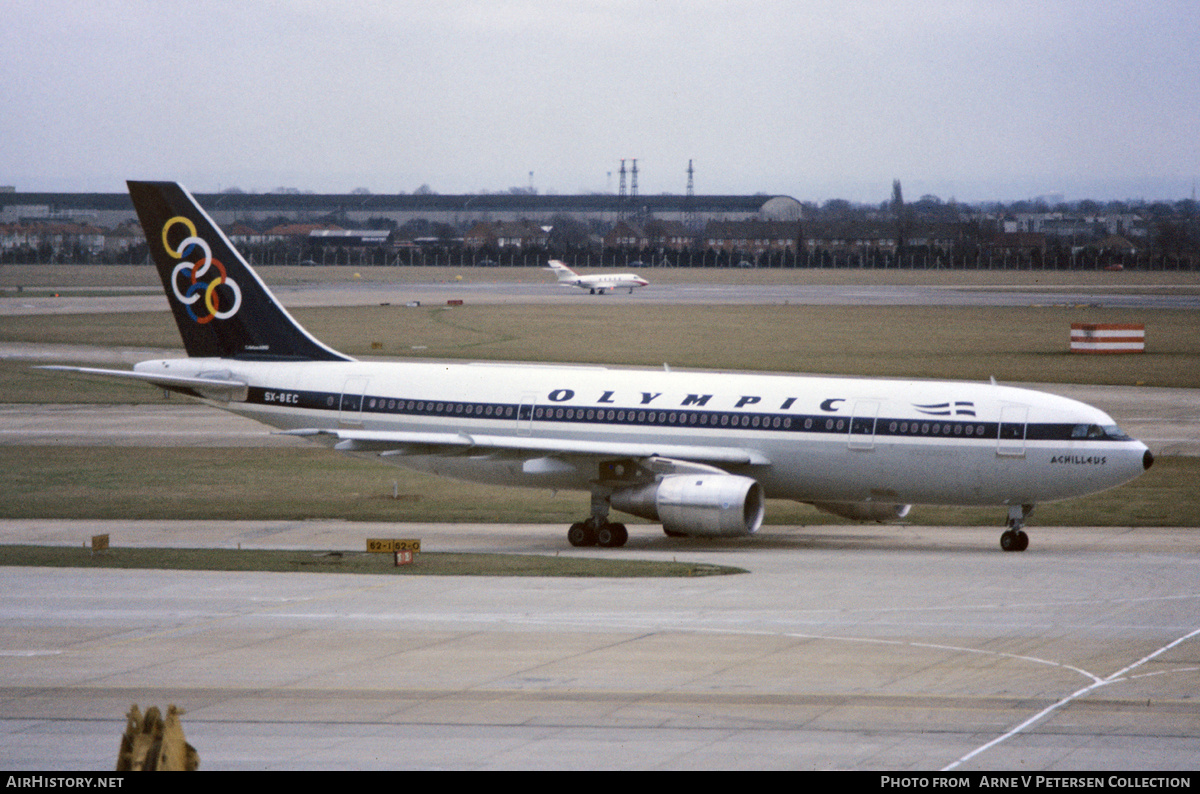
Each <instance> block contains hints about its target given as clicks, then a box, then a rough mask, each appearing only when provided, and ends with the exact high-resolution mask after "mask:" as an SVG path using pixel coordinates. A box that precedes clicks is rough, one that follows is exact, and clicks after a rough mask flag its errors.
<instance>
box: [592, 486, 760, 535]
mask: <svg viewBox="0 0 1200 794" xmlns="http://www.w3.org/2000/svg"><path fill="white" fill-rule="evenodd" d="M609 503H610V504H611V505H612V506H613V507H614V508H615V509H617V510H620V511H621V512H623V513H630V514H631V515H635V516H641V517H642V518H648V519H650V520H651V521H661V522H662V525H663V529H664V530H666V531H667V533H668V534H680V535H694V536H701V537H722V538H729V537H742V536H744V535H753V534H754V533H755V532H757V531H758V528H759V527H761V526H762V521H763V513H764V511H765V502H764V500H763V489H762V486H761V485H759V484H758V481H757V480H752V479H751V478H749V477H739V476H738V475H736V474H672V475H668V476H664V477H662V478H660V479H658V480H657V481H655V482H652V483H649V484H647V485H643V486H640V487H636V488H626V489H623V490H619V491H614V492H613V494H612V496H611V497H610V499H609Z"/></svg>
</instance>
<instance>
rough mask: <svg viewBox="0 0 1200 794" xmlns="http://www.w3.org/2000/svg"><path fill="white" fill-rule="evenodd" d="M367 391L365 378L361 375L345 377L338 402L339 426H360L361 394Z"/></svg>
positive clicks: (361, 421)
mask: <svg viewBox="0 0 1200 794" xmlns="http://www.w3.org/2000/svg"><path fill="white" fill-rule="evenodd" d="M366 391H367V379H366V378H362V377H357V376H356V377H353V378H346V383H345V384H344V385H343V386H342V398H341V402H339V403H338V425H339V426H340V427H361V426H362V423H363V420H362V403H363V395H364V394H366Z"/></svg>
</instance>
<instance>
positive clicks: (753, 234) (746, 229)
mask: <svg viewBox="0 0 1200 794" xmlns="http://www.w3.org/2000/svg"><path fill="white" fill-rule="evenodd" d="M800 233H801V225H800V222H799V221H759V220H753V221H711V222H709V224H708V225H707V226H706V227H705V228H704V235H703V241H704V247H705V248H708V249H709V250H714V251H727V252H735V251H736V252H739V253H745V254H761V253H768V252H769V253H778V252H784V251H789V252H791V253H795V252H796V250H797V248H798V246H799V242H800Z"/></svg>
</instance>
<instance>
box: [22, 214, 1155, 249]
mask: <svg viewBox="0 0 1200 794" xmlns="http://www.w3.org/2000/svg"><path fill="white" fill-rule="evenodd" d="M1001 228H1002V229H1003V231H998V232H993V233H988V234H987V235H986V239H980V235H979V233H978V232H975V231H971V229H970V227H968V226H965V225H962V224H951V223H945V224H929V225H922V226H919V227H914V228H913V229H912V230H911V231H910V232H908V233H907V234H906V236H905V241H904V244H905V245H907V246H910V247H924V248H929V249H940V250H943V251H949V250H951V249H952V248H953V247H954V246H956V245H959V244H962V243H964V242H971V243H976V244H980V245H984V246H986V247H988V248H991V249H994V250H1023V251H1040V252H1042V253H1043V254H1044V253H1045V252H1046V251H1047V250H1048V248H1049V247H1050V246H1051V244H1052V242H1053V241H1054V240H1055V239H1057V240H1058V242H1059V243H1061V242H1062V237H1061V236H1060V235H1055V234H1054V233H1053V232H1052V231H1051V230H1049V229H1043V230H1042V231H1029V230H1027V229H1026V228H1024V227H1012V226H1003V227H1001ZM224 231H225V233H226V235H227V236H228V237H229V238H230V240H231V241H232V242H233V243H234V244H235V245H237V246H242V247H249V246H257V245H270V244H273V243H280V242H291V243H301V244H307V245H309V246H312V247H324V248H346V247H364V246H366V247H374V246H389V247H391V248H395V249H399V248H411V247H420V246H422V245H426V244H433V245H437V246H444V245H446V244H447V243H448V242H450V243H451V244H453V243H456V242H457V241H446V240H440V239H439V240H418V241H413V240H405V239H400V238H399V237H398V236H397V234H396V232H394V231H392V230H388V229H381V230H362V229H342V228H340V227H338V226H336V225H333V224H316V223H292V224H284V225H279V226H274V227H272V228H270V229H265V230H260V229H255V228H253V227H252V226H249V225H247V224H245V223H242V222H234V223H231V224H229V225H228V226H226V227H225V229H224ZM552 232H553V228H552V227H551V226H544V225H539V224H537V223H534V222H532V221H495V222H484V223H477V224H475V225H474V226H472V227H471V229H470V230H469V231H468V232H467V233H466V235H465V236H464V237H463V238H462V245H463V246H465V247H466V248H468V249H472V250H478V249H481V248H485V247H487V248H491V249H510V250H511V249H518V250H520V249H538V248H546V247H548V245H549V244H550V241H551V239H552ZM144 242H145V238H144V237H143V235H142V231H141V229H140V228H139V227H137V226H136V225H122V226H118V227H116V228H114V229H107V230H106V229H101V228H99V227H98V226H94V225H90V224H80V223H56V222H44V223H36V222H33V223H19V224H0V251H11V250H14V249H31V250H40V249H44V248H45V247H47V246H48V247H49V248H50V249H51V250H53V251H56V252H58V251H73V250H78V249H82V250H85V251H88V252H90V253H93V254H99V253H101V252H104V253H119V252H124V251H128V250H129V249H130V248H132V247H134V246H136V245H139V244H142V243H144ZM591 242H592V244H593V245H598V246H603V247H605V248H608V249H616V250H626V251H647V250H657V251H661V252H680V251H687V250H693V251H696V250H707V251H721V252H725V253H742V254H747V255H760V254H780V253H788V254H796V253H797V252H800V251H801V250H807V251H808V252H815V251H840V252H848V253H865V252H869V251H874V252H881V253H888V254H891V253H895V252H896V250H897V249H898V248H899V247H900V246H899V242H898V234H897V227H896V224H895V223H894V222H891V223H889V222H886V221H854V222H842V223H837V222H804V223H802V222H800V221H771V220H745V221H710V222H708V224H707V225H706V226H705V228H704V230H703V231H702V232H701V233H700V234H699V235H696V234H693V233H691V232H690V231H688V229H687V228H686V227H685V226H684V224H682V223H680V222H678V221H667V220H649V221H646V222H643V223H638V222H635V221H627V220H623V221H619V222H617V223H616V224H615V225H614V226H613V228H612V229H611V230H610V231H609V232H608V233H607V234H605V235H604V236H603V237H602V238H593V239H592V241H591ZM1091 244H1092V245H1094V246H1096V247H1099V248H1101V249H1105V250H1113V251H1120V252H1122V253H1132V252H1134V251H1135V250H1136V249H1137V246H1135V245H1134V244H1133V243H1131V242H1130V241H1129V239H1128V238H1126V237H1124V236H1121V235H1117V234H1109V235H1108V236H1107V237H1104V238H1102V239H1095V238H1093V240H1092V243H1091Z"/></svg>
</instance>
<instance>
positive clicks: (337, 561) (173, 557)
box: [0, 545, 746, 579]
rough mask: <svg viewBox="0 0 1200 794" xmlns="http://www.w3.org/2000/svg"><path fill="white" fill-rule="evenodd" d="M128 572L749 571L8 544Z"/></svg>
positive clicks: (26, 557)
mask: <svg viewBox="0 0 1200 794" xmlns="http://www.w3.org/2000/svg"><path fill="white" fill-rule="evenodd" d="M7 565H15V566H26V567H32V566H36V567H52V568H123V569H139V568H140V569H146V568H152V569H156V570H171V571H269V572H276V573H348V574H371V575H375V576H560V577H561V576H569V577H592V578H606V579H615V578H629V577H678V576H689V577H690V576H725V575H728V574H737V573H746V570H745V569H743V568H735V567H733V566H730V565H713V564H710V563H689V562H674V561H672V562H657V561H651V560H633V559H629V558H626V557H619V556H610V557H607V558H595V557H559V556H552V555H545V554H538V555H534V554H453V553H445V552H433V553H430V552H422V553H421V554H417V555H415V559H414V560H413V562H412V563H411V564H409V565H401V566H397V565H395V564H393V562H392V555H390V554H368V553H367V552H312V551H276V550H268V549H166V548H119V547H114V548H110V549H108V550H106V551H103V552H99V553H96V554H93V553H92V552H91V550H90V549H86V548H78V547H64V546H27V545H9V546H0V566H7Z"/></svg>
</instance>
